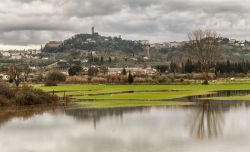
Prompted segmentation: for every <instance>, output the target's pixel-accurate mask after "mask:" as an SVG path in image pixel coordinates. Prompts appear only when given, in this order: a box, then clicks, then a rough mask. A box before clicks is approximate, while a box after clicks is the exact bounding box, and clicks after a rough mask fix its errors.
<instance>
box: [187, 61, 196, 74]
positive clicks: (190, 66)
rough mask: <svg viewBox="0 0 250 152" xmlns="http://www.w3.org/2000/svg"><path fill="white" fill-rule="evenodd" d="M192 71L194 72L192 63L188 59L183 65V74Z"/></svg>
mask: <svg viewBox="0 0 250 152" xmlns="http://www.w3.org/2000/svg"><path fill="white" fill-rule="evenodd" d="M193 70H194V66H193V63H192V61H191V60H190V59H188V60H187V62H186V64H185V72H187V73H192V72H193Z"/></svg>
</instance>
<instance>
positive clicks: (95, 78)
mask: <svg viewBox="0 0 250 152" xmlns="http://www.w3.org/2000/svg"><path fill="white" fill-rule="evenodd" d="M91 82H92V83H106V82H107V80H106V79H104V78H102V77H93V78H92V79H91Z"/></svg>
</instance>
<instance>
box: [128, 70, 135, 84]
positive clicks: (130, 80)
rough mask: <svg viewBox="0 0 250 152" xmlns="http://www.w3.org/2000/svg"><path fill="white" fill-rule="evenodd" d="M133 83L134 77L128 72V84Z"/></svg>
mask: <svg viewBox="0 0 250 152" xmlns="http://www.w3.org/2000/svg"><path fill="white" fill-rule="evenodd" d="M133 82H134V77H133V75H132V74H131V72H130V71H129V74H128V83H133Z"/></svg>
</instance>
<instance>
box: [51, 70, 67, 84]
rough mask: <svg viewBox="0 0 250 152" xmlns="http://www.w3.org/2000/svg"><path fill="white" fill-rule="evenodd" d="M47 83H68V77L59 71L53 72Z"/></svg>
mask: <svg viewBox="0 0 250 152" xmlns="http://www.w3.org/2000/svg"><path fill="white" fill-rule="evenodd" d="M47 81H57V82H63V81H66V75H65V74H63V73H61V72H58V71H53V72H50V73H49V74H48V75H47Z"/></svg>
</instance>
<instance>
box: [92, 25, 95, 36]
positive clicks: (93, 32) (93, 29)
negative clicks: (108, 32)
mask: <svg viewBox="0 0 250 152" xmlns="http://www.w3.org/2000/svg"><path fill="white" fill-rule="evenodd" d="M94 34H95V27H94V26H92V35H94Z"/></svg>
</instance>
